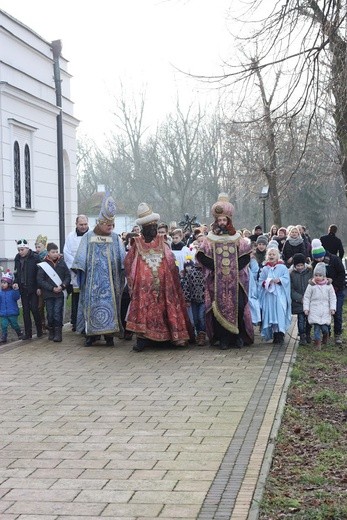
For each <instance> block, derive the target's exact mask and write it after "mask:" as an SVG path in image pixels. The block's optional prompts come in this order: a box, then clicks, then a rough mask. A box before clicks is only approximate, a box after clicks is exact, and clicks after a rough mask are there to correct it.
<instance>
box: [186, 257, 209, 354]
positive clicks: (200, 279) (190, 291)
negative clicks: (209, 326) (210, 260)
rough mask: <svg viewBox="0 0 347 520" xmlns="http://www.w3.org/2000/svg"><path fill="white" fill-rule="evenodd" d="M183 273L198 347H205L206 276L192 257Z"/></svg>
mask: <svg viewBox="0 0 347 520" xmlns="http://www.w3.org/2000/svg"><path fill="white" fill-rule="evenodd" d="M183 273H184V274H183V277H182V279H181V285H182V289H183V294H184V299H185V301H186V304H187V306H188V314H189V317H190V320H191V322H192V325H193V327H194V328H195V333H196V335H197V338H196V339H197V343H198V346H199V347H203V346H204V345H205V342H206V324H205V287H204V276H203V272H202V268H201V267H200V265H199V264H196V263H194V261H193V258H192V256H191V255H187V256H186V258H185V262H184V271H183Z"/></svg>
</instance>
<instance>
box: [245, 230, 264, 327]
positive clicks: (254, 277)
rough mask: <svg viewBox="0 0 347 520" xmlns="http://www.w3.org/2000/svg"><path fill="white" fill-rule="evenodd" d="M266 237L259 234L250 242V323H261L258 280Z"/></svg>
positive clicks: (262, 262) (262, 264) (262, 263)
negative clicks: (251, 247)
mask: <svg viewBox="0 0 347 520" xmlns="http://www.w3.org/2000/svg"><path fill="white" fill-rule="evenodd" d="M267 245H268V238H267V236H265V235H259V237H258V238H257V240H256V241H255V242H252V246H253V249H252V253H251V261H250V263H249V270H250V276H249V292H248V298H249V306H250V309H251V316H252V323H253V324H254V325H258V324H259V325H261V310H260V306H259V288H258V280H259V276H260V273H261V270H262V269H263V267H264V263H265V255H266V247H267Z"/></svg>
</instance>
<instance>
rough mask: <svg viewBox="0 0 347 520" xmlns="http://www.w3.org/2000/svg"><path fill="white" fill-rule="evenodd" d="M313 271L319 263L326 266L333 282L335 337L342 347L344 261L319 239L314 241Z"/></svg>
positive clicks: (337, 343)
mask: <svg viewBox="0 0 347 520" xmlns="http://www.w3.org/2000/svg"><path fill="white" fill-rule="evenodd" d="M312 257H313V262H312V269H313V270H314V268H315V267H316V265H317V263H318V262H324V263H325V264H326V272H327V277H328V278H330V279H331V280H332V285H333V287H334V290H335V293H336V312H335V314H334V335H335V344H336V345H342V311H343V301H344V288H345V268H344V266H343V263H342V260H341V259H340V258H339V257H338V256H336V255H332V254H331V253H329V252H328V251H325V249H324V248H323V246H322V243H321V242H320V240H318V239H314V240H312Z"/></svg>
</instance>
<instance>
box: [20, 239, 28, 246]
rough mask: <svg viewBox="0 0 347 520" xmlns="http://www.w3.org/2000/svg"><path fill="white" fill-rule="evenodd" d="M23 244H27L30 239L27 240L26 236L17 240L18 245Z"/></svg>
mask: <svg viewBox="0 0 347 520" xmlns="http://www.w3.org/2000/svg"><path fill="white" fill-rule="evenodd" d="M21 245H24V246H27V245H28V241H27V240H25V238H21V239H20V240H17V246H21Z"/></svg>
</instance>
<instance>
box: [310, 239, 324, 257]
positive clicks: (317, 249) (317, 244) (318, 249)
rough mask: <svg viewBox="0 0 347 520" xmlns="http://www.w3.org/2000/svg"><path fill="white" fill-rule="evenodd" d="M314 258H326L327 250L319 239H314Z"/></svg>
mask: <svg viewBox="0 0 347 520" xmlns="http://www.w3.org/2000/svg"><path fill="white" fill-rule="evenodd" d="M312 256H313V258H314V259H317V258H322V256H325V249H324V247H323V246H322V242H321V241H320V240H319V238H314V239H313V240H312Z"/></svg>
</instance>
